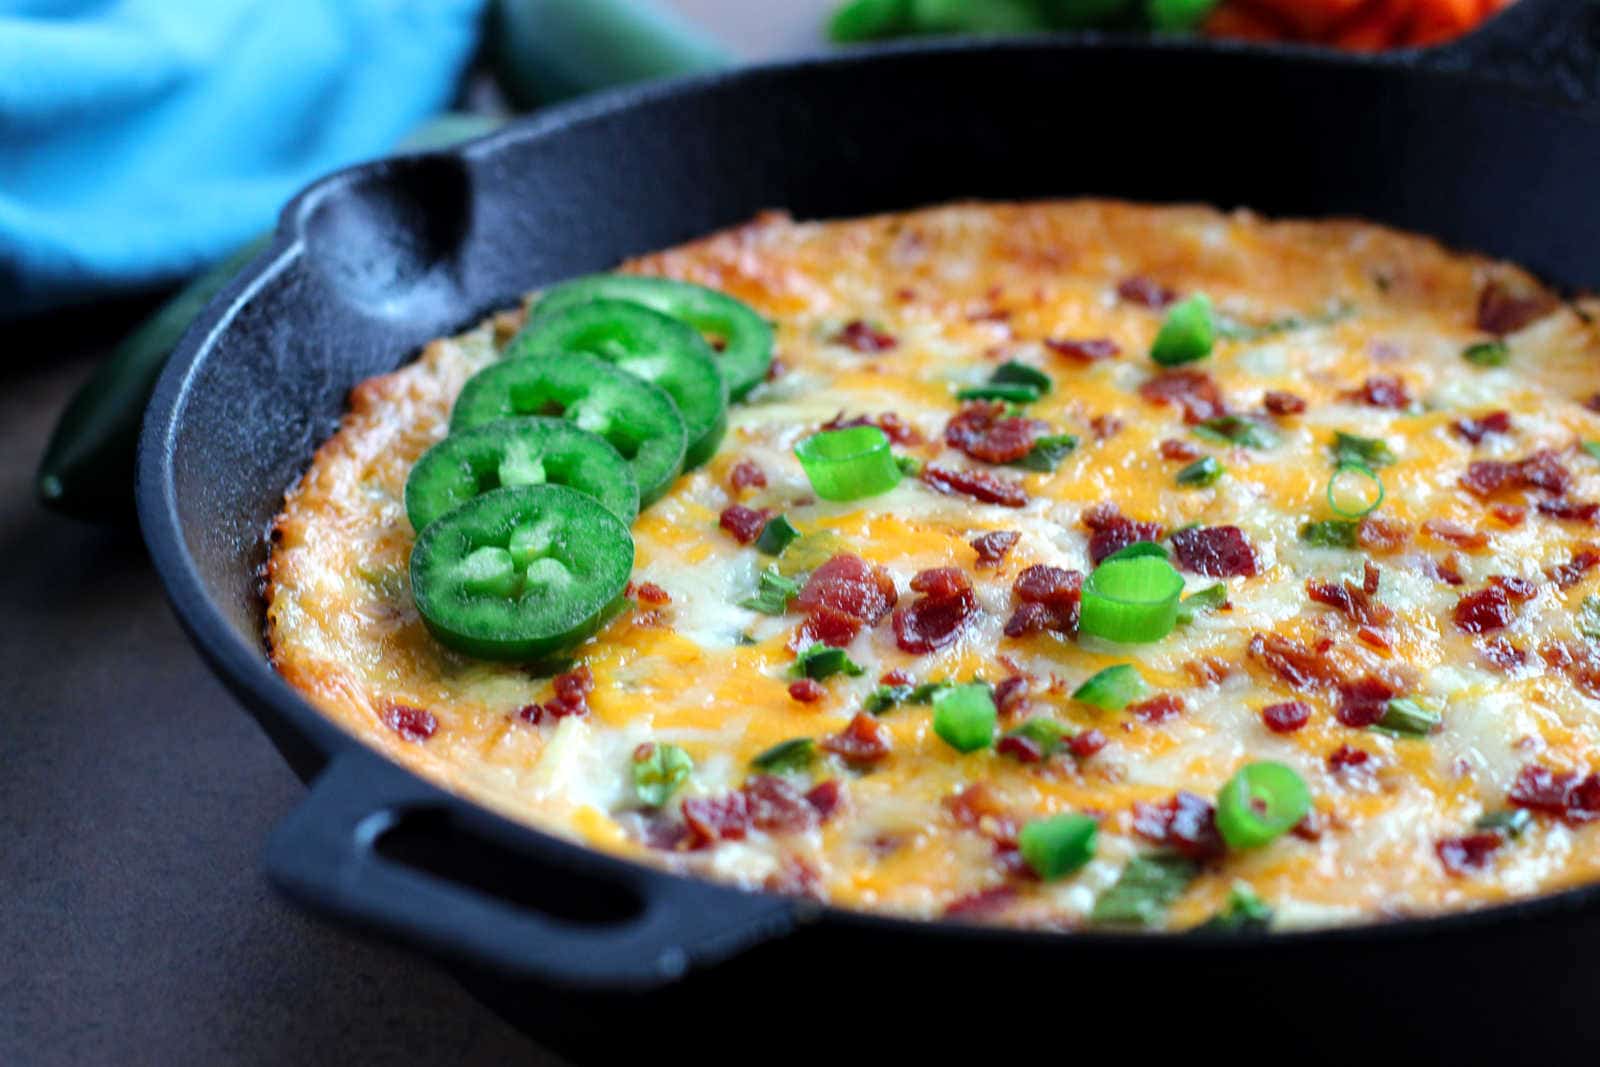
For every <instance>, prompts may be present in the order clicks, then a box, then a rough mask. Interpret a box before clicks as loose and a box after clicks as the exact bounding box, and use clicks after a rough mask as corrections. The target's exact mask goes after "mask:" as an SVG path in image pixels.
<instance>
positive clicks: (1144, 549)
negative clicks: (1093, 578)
mask: <svg viewBox="0 0 1600 1067" xmlns="http://www.w3.org/2000/svg"><path fill="white" fill-rule="evenodd" d="M1145 556H1150V557H1152V558H1155V559H1166V558H1167V550H1166V549H1164V548H1162V547H1161V546H1160V545H1158V544H1156V543H1155V542H1154V541H1135V542H1133V543H1132V544H1131V545H1123V546H1122V547H1121V548H1119V549H1117V550H1116V551H1115V552H1113V553H1111V555H1109V556H1107V557H1106V558H1105V559H1103V560H1101V561H1100V565H1101V566H1102V567H1103V566H1105V565H1106V564H1107V563H1112V562H1115V561H1116V560H1119V559H1142V558H1143V557H1145Z"/></svg>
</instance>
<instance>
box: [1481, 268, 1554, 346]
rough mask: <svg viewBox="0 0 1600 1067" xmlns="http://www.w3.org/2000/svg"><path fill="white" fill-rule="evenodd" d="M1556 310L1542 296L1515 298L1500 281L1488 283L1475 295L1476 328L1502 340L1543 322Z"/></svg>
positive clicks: (1551, 302)
mask: <svg viewBox="0 0 1600 1067" xmlns="http://www.w3.org/2000/svg"><path fill="white" fill-rule="evenodd" d="M1554 309H1555V303H1554V301H1552V300H1551V299H1550V298H1549V297H1547V296H1546V295H1544V294H1543V293H1539V292H1535V293H1532V294H1528V295H1518V294H1516V293H1513V292H1512V291H1511V289H1510V288H1509V287H1508V286H1507V285H1506V284H1505V283H1504V282H1502V281H1500V280H1498V279H1496V280H1494V281H1491V282H1489V283H1487V284H1486V285H1485V286H1484V287H1483V289H1482V291H1481V292H1479V293H1478V314H1477V320H1476V321H1477V326H1478V329H1480V330H1482V331H1483V332H1484V333H1492V334H1495V335H1496V336H1499V337H1504V336H1505V335H1506V334H1508V333H1516V332H1517V331H1518V330H1520V329H1522V328H1523V327H1524V326H1527V325H1528V324H1530V323H1532V322H1535V321H1537V320H1539V319H1542V318H1543V317H1544V316H1546V315H1548V314H1549V313H1550V312H1551V311H1553V310H1554Z"/></svg>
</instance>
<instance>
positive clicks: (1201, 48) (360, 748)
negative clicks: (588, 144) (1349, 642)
mask: <svg viewBox="0 0 1600 1067" xmlns="http://www.w3.org/2000/svg"><path fill="white" fill-rule="evenodd" d="M1525 2H1529V3H1530V4H1531V3H1532V2H1533V0H1525ZM1508 10H1510V9H1508ZM1499 17H1504V13H1502V15H1501V16H1499ZM1495 21H1498V18H1497V19H1496V20H1495ZM1485 25H1486V26H1487V25H1489V24H1485ZM1480 32H1481V30H1480ZM1083 50H1108V51H1126V52H1129V53H1140V54H1148V53H1151V52H1155V53H1176V54H1186V55H1209V56H1212V57H1214V58H1216V59H1217V60H1219V61H1223V62H1252V61H1253V62H1261V63H1264V64H1273V63H1280V62H1284V61H1292V62H1294V63H1296V64H1299V65H1301V66H1311V67H1323V68H1334V69H1349V68H1358V69H1359V68H1373V69H1377V70H1383V71H1389V72H1399V73H1411V74H1414V75H1420V76H1422V77H1426V78H1429V79H1443V80H1449V81H1453V82H1456V83H1459V84H1462V85H1465V86H1468V87H1472V88H1476V89H1478V90H1482V89H1484V88H1485V87H1486V79H1484V78H1483V77H1481V76H1479V75H1475V74H1469V73H1466V72H1462V71H1456V70H1432V69H1427V67H1426V64H1424V63H1419V62H1418V60H1419V59H1422V58H1425V57H1426V56H1427V55H1428V54H1429V53H1430V52H1437V51H1439V50H1438V49H1430V50H1426V51H1422V50H1415V49H1412V50H1406V51H1403V52H1397V53H1392V54H1388V55H1382V56H1377V57H1352V56H1346V55H1342V54H1339V53H1335V52H1332V51H1331V50H1328V49H1325V48H1321V47H1314V46H1302V45H1287V46H1281V47H1278V48H1274V49H1263V48H1261V47H1259V46H1254V45H1251V44H1248V43H1243V42H1227V41H1223V42H1215V41H1207V42H1197V41H1189V40H1161V39H1156V40H1144V39H1135V38H1130V37H1128V36H1126V35H1107V34H1072V35H1056V36H1054V37H1027V38H989V39H942V40H934V41H926V40H923V41H911V42H896V43H891V44H887V45H877V46H866V47H861V48H857V49H852V50H849V51H846V52H843V53H839V54H829V55H814V56H803V57H800V58H796V59H792V60H787V61H783V62H776V63H767V64H760V65H754V66H750V67H744V68H740V69H736V70H731V71H720V72H713V73H710V74H703V75H696V76H691V77H688V78H680V79H673V80H670V81H666V82H661V83H654V84H648V85H643V86H624V87H621V88H618V89H613V90H610V91H607V92H604V93H600V94H597V95H595V96H593V97H588V98H585V99H582V100H579V101H576V102H573V103H569V104H565V105H562V106H559V107H555V108H552V109H549V110H547V111H544V112H541V113H540V114H538V115H535V116H533V117H531V118H529V119H526V120H523V121H520V122H517V123H515V124H513V125H510V126H508V127H506V128H505V129H502V130H500V131H497V132H495V133H492V134H490V135H488V136H486V137H483V138H480V139H478V140H475V141H472V142H469V143H467V144H465V145H461V146H457V147H455V148H453V149H448V150H444V151H442V152H437V153H428V154H435V155H444V156H451V155H454V156H459V157H461V158H464V159H478V158H480V157H488V156H492V155H493V154H494V153H495V152H496V151H498V150H499V149H500V148H501V147H502V146H504V145H507V144H510V143H514V142H521V141H524V140H533V139H538V138H542V137H546V136H552V135H555V134H558V133H560V132H561V131H562V130H564V129H566V128H568V127H572V126H577V125H581V124H585V123H589V122H595V121H600V120H604V119H606V118H608V117H610V116H613V115H616V114H619V113H622V112H626V111H628V110H630V109H632V108H634V107H636V106H642V105H646V104H649V103H653V102H657V101H667V100H673V99H677V98H680V97H684V96H692V95H694V94H697V93H701V92H705V91H709V90H716V89H720V88H724V87H727V86H737V85H739V84H741V83H751V82H759V81H760V80H761V79H764V78H769V77H777V76H790V75H795V74H803V73H804V72H806V71H807V70H810V69H814V68H838V67H848V66H852V65H856V64H867V63H883V62H893V61H894V60H895V59H897V58H901V57H912V58H926V57H928V56H939V55H946V54H963V53H968V52H975V51H985V52H994V51H1001V52H1004V51H1050V52H1056V53H1060V54H1064V55H1066V54H1071V53H1073V52H1077V51H1083ZM1493 88H1495V89H1496V90H1497V91H1502V92H1506V93H1510V94H1512V95H1515V96H1521V97H1525V98H1529V99H1531V100H1532V101H1533V102H1535V103H1536V104H1537V105H1539V106H1541V107H1544V108H1548V109H1554V110H1562V111H1569V112H1573V113H1575V114H1576V115H1577V116H1578V117H1580V118H1587V119H1588V120H1590V121H1593V120H1594V118H1595V116H1594V113H1593V112H1588V113H1585V112H1584V110H1583V109H1582V107H1581V106H1579V105H1576V104H1574V103H1572V102H1569V101H1562V100H1559V99H1553V98H1552V96H1551V95H1550V94H1548V93H1543V92H1539V91H1537V90H1534V89H1531V88H1528V87H1523V86H1516V85H1508V84H1496V85H1493ZM391 165H392V164H391V163H390V162H389V161H386V160H379V161H376V162H371V163H364V164H358V165H355V166H352V167H348V168H345V169H343V170H340V171H336V172H334V173H333V174H331V175H329V176H327V177H325V178H323V179H321V180H319V181H317V182H315V183H313V184H312V185H311V186H309V187H307V188H306V189H305V190H304V191H302V192H301V193H300V194H299V195H297V196H296V197H295V198H294V199H293V200H292V201H290V203H289V204H288V205H287V206H286V207H285V208H284V210H283V212H282V213H281V215H280V218H279V221H278V225H277V228H276V230H275V232H274V236H273V241H272V245H271V247H270V248H269V249H267V250H266V251H264V252H263V253H262V254H261V255H260V256H258V257H257V258H256V260H255V261H254V262H252V263H251V264H250V266H249V267H248V268H247V269H246V270H245V271H243V272H242V273H241V274H240V275H239V276H238V277H237V278H236V279H235V280H234V281H233V282H232V283H230V285H229V286H228V287H227V288H226V289H225V290H224V291H223V292H222V293H220V294H219V295H218V296H217V297H216V298H215V299H213V301H212V302H211V303H210V304H209V305H208V306H207V308H206V310H205V311H204V312H203V313H202V315H201V316H200V317H199V318H198V319H197V320H196V322H195V324H194V325H193V326H192V327H191V328H190V330H189V331H188V333H187V334H185V336H184V339H183V341H182V343H181V344H180V345H179V347H178V349H177V351H176V352H175V353H174V354H173V357H172V359H171V360H170V362H169V364H168V366H167V368H166V370H165V372H164V373H163V374H162V376H161V379H160V381H159V383H158V385H157V388H156V392H155V395H154V397H153V398H152V400H151V403H150V406H149V408H148V410H147V412H146V416H145V422H144V427H143V430H142V432H141V435H140V443H139V462H138V482H137V500H138V510H139V517H140V525H141V528H142V531H143V534H144V538H145V543H146V545H147V548H148V550H149V552H150V556H151V560H152V563H153V564H154V566H155V568H156V570H157V572H158V573H159V575H160V577H161V579H162V583H163V586H164V588H165V589H166V592H167V597H168V600H169V602H170V603H171V605H172V608H173V611H174V614H175V615H176V616H177V618H178V621H179V622H180V624H181V625H182V627H183V628H184V630H185V632H186V633H187V634H188V635H189V637H190V639H191V641H192V642H193V643H194V645H195V647H196V649H197V650H198V651H199V652H200V653H201V655H202V657H203V658H204V659H205V660H206V662H207V663H208V664H209V665H210V666H211V667H212V669H213V670H215V671H216V672H217V674H218V675H219V676H220V677H221V678H222V679H223V680H224V682H225V683H226V684H227V686H228V688H229V689H230V691H231V692H233V693H234V695H235V696H236V697H237V698H238V699H239V700H240V701H241V702H242V703H244V704H245V705H248V706H249V707H250V708H251V710H255V711H259V712H261V713H262V714H267V715H272V716H275V717H277V718H278V719H280V720H281V721H283V722H286V723H287V724H288V725H289V726H290V727H291V728H292V729H293V730H294V731H295V733H296V734H297V736H299V737H300V738H303V739H305V740H306V741H307V742H308V743H309V744H310V745H311V746H312V747H313V748H315V749H316V751H317V752H318V753H320V754H321V755H322V756H323V757H324V759H325V761H326V763H325V765H324V767H323V768H320V769H319V773H320V771H321V770H323V769H326V767H327V766H331V765H332V763H333V761H334V760H335V759H336V758H338V757H340V756H343V755H346V754H349V753H362V754H364V755H365V756H367V757H369V758H371V759H376V760H380V761H383V762H385V763H388V764H389V765H390V766H391V767H395V768H398V769H399V770H400V771H401V772H402V773H404V774H405V775H406V776H408V777H409V778H411V779H413V780H415V781H416V783H417V784H418V785H419V786H421V787H424V788H426V789H428V790H430V791H433V792H437V793H439V794H440V795H441V796H442V797H443V798H444V801H443V802H444V803H446V804H448V805H449V806H452V807H458V808H463V809H466V810H467V811H468V812H470V813H471V814H473V815H475V816H477V817H479V818H480V819H481V818H487V819H489V820H490V821H491V822H492V823H494V824H495V825H496V826H497V827H498V828H499V829H500V830H501V831H503V832H504V834H505V839H507V840H509V841H511V842H518V841H520V845H518V846H517V847H521V848H522V849H524V850H525V851H527V852H529V853H530V854H538V853H540V852H544V853H550V852H556V851H561V850H564V849H568V848H573V847H576V848H579V849H581V850H582V851H583V852H584V853H586V854H587V855H588V856H589V857H590V858H591V859H593V860H595V861H596V862H597V864H598V866H599V867H600V868H601V870H602V872H605V871H608V870H609V871H611V872H615V874H616V875H617V876H619V877H621V876H627V875H634V876H637V875H640V874H644V875H647V876H649V877H654V878H663V879H671V880H673V881H674V882H677V883H681V886H682V887H686V888H692V887H704V888H705V889H706V890H707V891H724V892H726V891H730V890H732V891H737V890H736V888H735V887H731V886H728V885H726V884H724V883H718V882H714V881H711V880H709V879H700V878H688V877H685V876H682V875H677V874H673V873H671V872H667V871H664V870H662V869H660V868H657V867H652V866H650V865H647V864H641V863H635V862H633V861H631V860H626V859H622V858H620V857H617V856H615V855H612V854H609V853H605V852H602V851H600V850H597V849H591V848H588V847H587V846H573V845H572V844H571V843H570V842H567V841H564V840H563V839H561V838H558V837H556V836H554V835H552V834H548V833H545V832H544V831H542V830H539V829H536V828H534V827H532V826H529V825H527V824H525V823H520V822H514V821H512V820H510V819H506V818H504V817H503V816H500V815H499V814H498V813H496V812H494V811H492V810H491V809H489V808H487V807H484V806H482V805H480V804H477V803H476V802H474V801H472V800H470V799H468V798H467V797H464V796H461V795H459V794H454V793H449V792H446V791H444V790H443V789H441V788H440V787H439V786H437V785H435V784H434V783H432V782H430V781H429V780H427V779H426V778H423V777H422V776H420V775H417V774H416V773H415V772H413V771H411V770H410V769H409V768H406V767H403V766H401V765H399V764H396V763H393V762H392V761H389V760H388V759H387V758H386V757H384V756H383V755H382V754H381V753H379V752H377V751H376V750H374V749H372V748H371V747H369V746H368V745H366V744H364V743H363V742H362V741H361V740H360V739H359V738H357V737H356V736H354V735H352V734H350V733H348V732H346V731H345V730H344V729H343V728H342V727H339V726H337V725H335V724H334V723H333V721H332V720H330V719H328V718H326V717H325V716H323V715H322V714H321V713H320V712H319V711H317V710H316V709H315V708H314V707H313V706H312V705H311V704H310V703H309V702H308V701H306V700H305V699H304V698H302V697H301V696H300V695H299V694H298V692H297V691H296V690H294V689H293V688H292V687H291V686H290V685H289V684H288V683H287V682H286V681H285V680H284V679H283V678H282V677H281V676H280V675H279V674H278V673H277V672H276V671H275V670H274V669H273V668H272V666H271V663H270V661H269V659H268V658H267V656H266V655H265V650H264V649H263V648H262V647H261V646H260V645H256V646H251V645H249V644H247V643H246V642H245V641H244V640H243V639H241V638H240V637H239V635H238V634H237V633H235V631H234V629H233V627H232V626H231V625H230V624H229V622H228V621H227V619H226V617H225V616H224V614H223V612H222V611H221V610H220V609H219V608H218V607H217V605H216V604H214V603H213V602H212V600H211V598H210V596H209V594H208V593H207V592H206V589H205V585H204V582H203V580H202V578H201V576H200V573H199V570H198V568H197V566H196V565H195V562H194V560H193V558H192V556H191V555H190V553H189V550H188V548H187V546H186V544H185V537H184V532H183V525H182V519H181V516H180V513H179V509H178V504H177V500H176V484H175V477H174V467H173V458H174V448H175V438H176V436H177V432H178V428H179V426H180V425H181V422H182V418H183V414H184V409H185V407H186V405H187V400H188V396H189V393H190V389H191V387H192V384H193V379H194V377H195V374H196V371H197V369H198V368H199V366H200V364H202V363H203V362H204V360H205V358H206V357H207V355H208V353H209V351H210V350H211V348H212V347H213V346H214V344H215V342H216V341H217V339H218V338H219V337H220V336H221V335H222V334H223V333H224V332H225V331H226V330H227V329H228V326H229V324H230V322H231V321H232V319H233V318H234V317H235V316H236V314H237V313H238V311H239V310H240V309H241V308H242V306H243V305H244V304H245V303H246V302H247V301H248V300H249V299H250V298H251V297H252V296H253V295H254V294H255V293H256V292H257V291H258V290H259V289H260V288H261V286H262V285H263V284H264V283H265V282H267V281H268V280H270V279H272V278H274V277H276V276H277V275H278V274H279V273H280V272H282V271H284V270H289V269H292V268H293V267H294V265H295V261H296V259H297V258H299V257H301V256H303V255H304V253H305V248H304V244H303V240H302V237H301V233H300V231H301V227H302V224H303V223H304V221H305V220H306V219H307V218H309V216H310V215H311V213H312V212H313V211H314V210H315V209H316V207H317V206H318V205H319V204H321V203H322V202H323V201H324V200H325V199H326V198H328V197H330V196H336V195H338V193H339V192H340V191H341V190H342V189H344V188H345V187H347V186H349V185H351V184H353V183H356V182H358V181H362V180H364V179H367V178H371V177H381V176H382V175H383V174H384V173H385V172H386V171H387V170H388V168H389V167H390V166H391ZM488 310H492V309H477V310H475V311H474V313H472V314H470V315H468V316H467V317H466V320H465V324H466V325H470V324H471V323H473V322H476V321H478V320H479V319H481V318H482V316H483V314H486V313H487V312H488ZM462 328H464V327H462ZM411 358H413V354H408V356H407V359H406V360H404V361H402V363H400V364H397V365H404V363H405V362H409V361H410V359H411ZM307 460H308V461H309V457H307ZM285 488H286V487H285ZM265 535H266V531H265V530H263V531H261V536H262V537H263V538H264V537H265ZM759 895H768V896H771V898H772V901H773V903H774V906H775V907H777V906H780V905H783V904H787V907H788V911H789V912H790V914H791V915H792V917H793V918H794V920H795V924H796V926H797V927H803V926H804V925H806V924H808V923H815V922H821V921H826V922H828V923H831V924H834V925H837V926H841V927H851V926H858V927H862V928H866V929H870V930H874V931H877V932H882V933H893V934H909V935H913V936H921V937H924V938H929V937H935V938H950V939H954V940H960V941H966V940H974V939H976V940H982V941H984V942H988V943H993V944H995V945H997V946H1000V945H1012V946H1017V947H1023V946H1026V947H1027V948H1029V949H1032V950H1038V949H1040V948H1041V947H1043V946H1044V945H1046V944H1048V943H1051V942H1054V943H1055V944H1058V945H1059V946H1060V947H1062V948H1063V949H1066V948H1069V947H1071V946H1082V947H1084V948H1086V949H1095V950H1106V949H1111V950H1122V949H1126V950H1133V951H1152V950H1157V951H1167V952H1183V953H1192V952H1209V951H1211V950H1212V949H1214V948H1218V947H1227V948H1230V949H1232V950H1235V951H1249V952H1252V953H1256V952H1263V951H1264V952H1270V953H1274V954H1276V953H1278V952H1291V951H1298V950H1301V949H1304V948H1311V947H1317V946H1324V945H1325V946H1329V947H1330V948H1331V947H1335V946H1339V947H1346V948H1348V947H1359V946H1360V945H1362V944H1382V943H1390V942H1393V941H1395V940H1418V941H1422V940H1428V939H1431V938H1442V937H1446V936H1451V935H1457V934H1463V933H1470V932H1472V931H1474V930H1486V929H1489V928H1500V927H1504V926H1506V925H1508V924H1511V923H1516V922H1527V921H1532V920H1536V919H1560V918H1563V917H1576V916H1578V915H1579V914H1580V913H1584V912H1589V911H1591V910H1592V909H1593V907H1594V905H1595V904H1596V903H1600V882H1594V883H1589V884H1587V885H1579V886H1573V887H1570V888H1567V889H1563V890H1560V891H1557V892H1554V893H1549V894H1543V895H1540V896H1535V897H1530V898H1524V899H1519V900H1512V901H1508V902H1506V903H1501V904H1493V905H1489V906H1484V907H1475V908H1470V909H1467V910H1462V911H1453V912H1446V913H1443V914H1440V915H1433V916H1418V917H1403V918H1396V919H1393V920H1389V921H1377V922H1365V923H1361V924H1358V925H1351V926H1333V927H1320V928H1311V929H1303V930H1285V931H1281V932H1273V933H1271V934H1268V935H1265V936H1246V937H1241V936H1239V935H1237V934H1229V933H1224V932H1206V931H1192V932H1188V933H1186V934H1184V935H1182V936H1173V935H1171V934H1164V933H1134V932H1123V931H1097V930H1076V931H1066V932H1061V933H1053V932H1049V931H1033V930H1019V929H1012V928H1007V927H991V926H982V925H969V924H962V923H951V922H935V921H928V920H920V919H909V918H900V917H896V916H892V915H886V914H880V913H874V912H867V911H856V910H852V909H847V908H841V907H837V906H833V905H825V904H816V903H813V902H809V901H802V900H797V899H794V898H784V897H781V896H778V895H775V894H759ZM1052 947H1053V946H1052Z"/></svg>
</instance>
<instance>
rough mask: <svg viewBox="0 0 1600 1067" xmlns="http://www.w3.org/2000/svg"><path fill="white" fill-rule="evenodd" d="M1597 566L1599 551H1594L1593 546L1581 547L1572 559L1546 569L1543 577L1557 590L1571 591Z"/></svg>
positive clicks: (1599, 558) (1599, 556)
mask: <svg viewBox="0 0 1600 1067" xmlns="http://www.w3.org/2000/svg"><path fill="white" fill-rule="evenodd" d="M1597 565H1600V549H1596V548H1595V547H1594V546H1593V545H1581V546H1579V548H1578V550H1577V551H1576V552H1574V553H1573V554H1572V559H1570V560H1568V561H1567V562H1566V563H1560V564H1557V565H1556V566H1554V567H1550V568H1547V569H1546V570H1545V572H1544V573H1545V577H1547V578H1549V579H1550V580H1551V581H1552V582H1555V583H1556V586H1557V587H1558V588H1561V589H1571V588H1572V587H1573V586H1575V585H1577V584H1578V583H1579V582H1581V581H1582V580H1583V576H1584V575H1586V574H1588V573H1589V572H1590V571H1592V570H1594V568H1595V567H1596V566H1597Z"/></svg>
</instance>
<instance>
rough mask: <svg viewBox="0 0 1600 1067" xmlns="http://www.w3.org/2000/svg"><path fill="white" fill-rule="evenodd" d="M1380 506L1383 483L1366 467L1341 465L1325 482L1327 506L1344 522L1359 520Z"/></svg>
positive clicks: (1362, 465)
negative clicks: (1342, 518)
mask: <svg viewBox="0 0 1600 1067" xmlns="http://www.w3.org/2000/svg"><path fill="white" fill-rule="evenodd" d="M1382 503H1383V479H1381V478H1379V477H1378V476H1377V475H1376V474H1374V473H1372V470H1371V468H1369V467H1368V466H1367V465H1366V464H1365V463H1341V464H1339V467H1338V469H1337V470H1335V471H1334V472H1333V476H1332V477H1331V478H1329V479H1328V506H1329V507H1330V508H1332V509H1333V510H1334V512H1335V513H1336V514H1339V515H1343V516H1344V517H1345V518H1347V519H1359V518H1361V517H1362V516H1363V515H1368V514H1370V513H1372V512H1374V511H1376V510H1377V509H1378V505H1379V504H1382Z"/></svg>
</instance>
